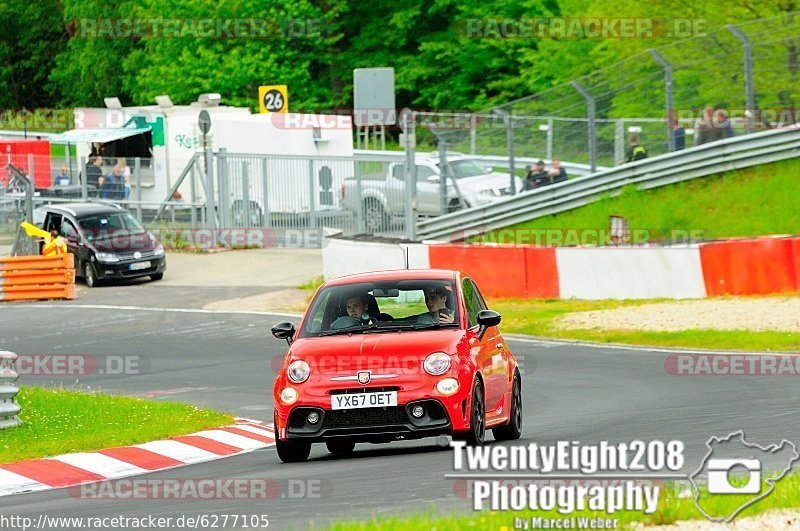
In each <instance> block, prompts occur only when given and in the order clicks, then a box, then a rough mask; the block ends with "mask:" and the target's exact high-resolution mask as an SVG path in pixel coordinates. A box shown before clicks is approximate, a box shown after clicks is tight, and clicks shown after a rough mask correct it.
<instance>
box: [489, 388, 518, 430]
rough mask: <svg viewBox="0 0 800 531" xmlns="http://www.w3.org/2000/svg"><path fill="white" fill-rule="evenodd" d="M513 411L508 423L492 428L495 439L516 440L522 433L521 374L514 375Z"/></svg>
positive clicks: (512, 391)
mask: <svg viewBox="0 0 800 531" xmlns="http://www.w3.org/2000/svg"><path fill="white" fill-rule="evenodd" d="M511 389H512V390H511V413H510V415H509V416H510V418H509V419H508V424H506V425H505V426H499V427H497V428H494V429H493V430H492V435H494V440H495V441H514V440H517V439H519V438H520V436H521V435H522V383H521V382H520V379H519V374H515V375H514V385H513V386H512V388H511Z"/></svg>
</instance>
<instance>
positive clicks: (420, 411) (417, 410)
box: [411, 406, 425, 419]
mask: <svg viewBox="0 0 800 531" xmlns="http://www.w3.org/2000/svg"><path fill="white" fill-rule="evenodd" d="M424 414H425V408H423V407H422V406H414V407H412V408H411V416H412V417H414V418H415V419H421V418H422V415H424Z"/></svg>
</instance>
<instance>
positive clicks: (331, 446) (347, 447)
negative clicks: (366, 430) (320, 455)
mask: <svg viewBox="0 0 800 531" xmlns="http://www.w3.org/2000/svg"><path fill="white" fill-rule="evenodd" d="M325 446H327V447H328V451H329V452H330V453H332V454H349V453H352V452H353V450H354V449H355V447H356V443H354V442H352V441H347V440H345V441H327V442H326V443H325Z"/></svg>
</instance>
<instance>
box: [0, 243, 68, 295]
mask: <svg viewBox="0 0 800 531" xmlns="http://www.w3.org/2000/svg"><path fill="white" fill-rule="evenodd" d="M74 298H75V258H74V256H73V255H71V254H65V255H62V256H57V257H45V256H12V257H9V258H0V301H24V300H41V299H74Z"/></svg>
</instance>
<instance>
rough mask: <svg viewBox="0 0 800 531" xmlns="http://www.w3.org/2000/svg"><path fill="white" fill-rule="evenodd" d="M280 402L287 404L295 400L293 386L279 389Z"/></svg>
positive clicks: (295, 392)
mask: <svg viewBox="0 0 800 531" xmlns="http://www.w3.org/2000/svg"><path fill="white" fill-rule="evenodd" d="M281 402H283V403H284V404H286V405H287V406H290V405H292V404H294V403H295V402H297V390H296V389H295V388H294V387H284V388H283V391H281Z"/></svg>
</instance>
